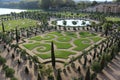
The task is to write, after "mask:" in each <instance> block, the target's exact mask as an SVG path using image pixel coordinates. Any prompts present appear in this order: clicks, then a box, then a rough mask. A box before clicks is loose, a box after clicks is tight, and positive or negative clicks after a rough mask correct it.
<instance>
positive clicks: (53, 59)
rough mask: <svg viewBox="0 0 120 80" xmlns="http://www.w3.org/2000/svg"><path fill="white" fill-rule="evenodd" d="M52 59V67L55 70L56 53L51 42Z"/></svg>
mask: <svg viewBox="0 0 120 80" xmlns="http://www.w3.org/2000/svg"><path fill="white" fill-rule="evenodd" d="M51 59H52V66H53V68H55V52H54V43H53V41H52V42H51Z"/></svg>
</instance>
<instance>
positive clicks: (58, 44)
mask: <svg viewBox="0 0 120 80" xmlns="http://www.w3.org/2000/svg"><path fill="white" fill-rule="evenodd" d="M54 43H55V45H56V47H57V48H58V49H69V48H71V47H72V45H71V44H70V43H62V42H56V41H54Z"/></svg>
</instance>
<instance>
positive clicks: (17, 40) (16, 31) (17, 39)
mask: <svg viewBox="0 0 120 80" xmlns="http://www.w3.org/2000/svg"><path fill="white" fill-rule="evenodd" d="M15 34H16V43H18V42H19V36H18V30H17V27H16V29H15Z"/></svg>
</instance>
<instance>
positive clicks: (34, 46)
mask: <svg viewBox="0 0 120 80" xmlns="http://www.w3.org/2000/svg"><path fill="white" fill-rule="evenodd" d="M23 46H24V47H25V48H27V49H29V50H32V49H34V48H36V47H38V46H40V43H38V42H36V43H31V44H23Z"/></svg>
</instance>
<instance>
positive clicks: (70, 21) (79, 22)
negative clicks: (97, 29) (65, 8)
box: [57, 19, 91, 27]
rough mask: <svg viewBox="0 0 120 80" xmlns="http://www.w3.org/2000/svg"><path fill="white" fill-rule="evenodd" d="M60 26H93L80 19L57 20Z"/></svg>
mask: <svg viewBox="0 0 120 80" xmlns="http://www.w3.org/2000/svg"><path fill="white" fill-rule="evenodd" d="M57 25H58V26H70V27H74V26H88V25H91V23H90V21H88V20H80V19H66V20H57Z"/></svg>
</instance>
